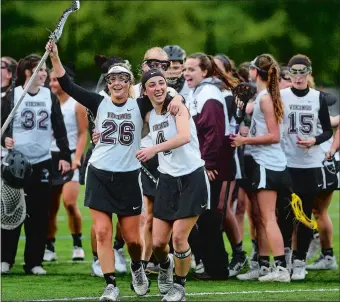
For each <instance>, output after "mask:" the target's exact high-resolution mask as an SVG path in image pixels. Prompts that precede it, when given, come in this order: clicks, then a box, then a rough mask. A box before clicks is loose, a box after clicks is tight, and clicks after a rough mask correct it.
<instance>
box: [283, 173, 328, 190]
mask: <svg viewBox="0 0 340 302" xmlns="http://www.w3.org/2000/svg"><path fill="white" fill-rule="evenodd" d="M288 171H289V174H290V177H291V180H292V189H293V191H294V193H296V194H298V195H299V194H301V195H305V194H308V195H310V194H314V195H316V194H318V193H319V192H321V191H322V189H323V187H324V185H325V184H326V181H324V179H323V178H324V177H323V169H322V168H305V169H304V168H288Z"/></svg>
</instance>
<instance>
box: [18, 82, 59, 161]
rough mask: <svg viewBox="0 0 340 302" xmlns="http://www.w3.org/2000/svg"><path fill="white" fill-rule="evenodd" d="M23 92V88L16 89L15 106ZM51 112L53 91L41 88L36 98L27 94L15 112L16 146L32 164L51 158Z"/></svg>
mask: <svg viewBox="0 0 340 302" xmlns="http://www.w3.org/2000/svg"><path fill="white" fill-rule="evenodd" d="M23 91H24V90H23V88H22V86H18V87H16V88H15V90H14V104H16V103H17V102H18V100H19V98H20V97H21V95H22V93H23ZM51 111H52V99H51V91H50V90H49V89H48V88H45V87H40V90H39V92H38V93H37V94H36V95H34V96H31V95H29V94H28V93H27V94H26V95H25V97H24V99H23V100H22V102H21V104H20V106H19V108H18V109H17V111H16V112H15V115H14V119H13V138H14V140H15V144H14V146H15V149H17V150H18V151H20V152H22V153H23V154H24V155H25V156H26V157H27V159H28V160H29V161H30V162H31V164H37V163H39V162H42V161H44V160H47V159H49V158H51V153H50V147H51V142H52V123H51Z"/></svg>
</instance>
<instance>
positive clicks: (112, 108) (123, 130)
mask: <svg viewBox="0 0 340 302" xmlns="http://www.w3.org/2000/svg"><path fill="white" fill-rule="evenodd" d="M142 128H143V119H142V115H141V112H140V109H139V106H138V103H137V102H136V100H135V99H130V98H129V99H128V100H127V101H126V103H124V104H123V106H119V105H116V104H114V103H113V102H112V100H111V99H110V98H104V99H103V100H102V102H101V103H100V105H99V107H98V111H97V116H96V131H97V132H99V133H100V139H99V142H98V143H97V144H96V146H95V148H94V150H93V152H92V156H91V158H90V160H89V163H90V164H92V165H93V166H94V167H95V168H97V169H101V170H105V171H110V172H128V171H134V170H137V169H139V168H140V162H139V161H138V160H137V158H136V152H137V150H139V147H140V142H141V137H142Z"/></svg>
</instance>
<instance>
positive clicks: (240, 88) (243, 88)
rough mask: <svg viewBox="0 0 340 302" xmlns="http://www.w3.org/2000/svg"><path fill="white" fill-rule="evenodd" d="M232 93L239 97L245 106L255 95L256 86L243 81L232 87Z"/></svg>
mask: <svg viewBox="0 0 340 302" xmlns="http://www.w3.org/2000/svg"><path fill="white" fill-rule="evenodd" d="M232 93H233V95H234V96H235V97H237V98H238V99H239V100H240V101H241V102H242V103H243V104H244V106H245V105H247V103H248V101H249V100H250V99H251V98H252V97H254V95H255V93H256V88H255V87H254V86H252V85H250V84H249V83H246V82H242V83H239V84H238V85H237V86H236V87H235V88H233V89H232Z"/></svg>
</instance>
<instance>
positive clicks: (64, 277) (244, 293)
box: [1, 190, 340, 301]
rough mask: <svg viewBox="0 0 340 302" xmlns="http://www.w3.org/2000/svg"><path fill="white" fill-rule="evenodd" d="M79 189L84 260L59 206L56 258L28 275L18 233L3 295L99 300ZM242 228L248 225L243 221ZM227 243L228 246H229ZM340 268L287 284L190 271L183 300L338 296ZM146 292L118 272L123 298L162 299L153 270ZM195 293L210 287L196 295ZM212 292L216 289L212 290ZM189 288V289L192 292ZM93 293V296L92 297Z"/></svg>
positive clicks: (334, 212)
mask: <svg viewBox="0 0 340 302" xmlns="http://www.w3.org/2000/svg"><path fill="white" fill-rule="evenodd" d="M83 192H84V190H82V194H81V196H79V201H78V204H79V206H80V208H81V212H82V214H83V217H84V220H83V247H84V249H85V253H86V259H85V260H86V261H87V263H71V261H70V260H71V249H72V239H71V236H70V235H69V231H68V226H67V219H66V214H65V210H64V208H63V207H61V210H60V213H59V216H58V233H57V241H56V251H57V254H58V258H59V263H51V264H45V265H44V268H45V269H46V270H47V272H48V274H47V275H46V276H26V275H24V273H23V269H22V262H23V247H24V239H23V238H22V237H21V239H20V242H19V249H18V253H17V259H16V264H15V265H14V267H13V268H12V270H11V272H10V274H8V275H6V276H2V279H1V281H2V282H1V283H2V301H24V300H25V301H28V300H39V299H50V300H52V301H53V299H62V298H68V299H67V300H68V301H71V300H72V298H78V299H77V301H79V297H86V298H84V299H82V300H86V301H89V300H98V297H99V296H100V295H101V293H102V291H103V288H104V286H105V284H104V281H103V279H101V278H96V277H92V276H91V275H90V272H91V261H92V254H91V247H90V237H89V234H90V227H91V220H90V215H89V211H88V209H87V208H84V207H83ZM339 208H340V207H339V193H338V192H337V193H336V194H335V195H334V197H333V202H332V204H331V208H330V215H331V218H332V221H333V227H334V250H335V254H336V256H337V258H338V259H339ZM245 229H246V230H247V229H248V228H247V225H246V228H245ZM22 235H24V234H22ZM244 245H245V249H246V251H247V252H248V253H249V252H250V250H251V244H250V241H249V236H248V232H246V234H245V238H244ZM228 249H229V246H228ZM339 273H340V272H339V270H336V271H316V272H309V274H308V276H307V278H306V280H305V281H304V282H291V283H289V284H276V283H275V284H268V283H266V284H262V283H261V284H260V283H259V282H257V281H253V282H250V281H249V282H240V281H238V280H236V279H230V280H228V281H223V282H222V281H195V280H192V279H191V278H190V276H189V277H188V282H187V292H188V293H189V295H188V297H187V300H189V301H321V300H323V301H339V300H340V298H339V297H340V292H339V277H340V274H339ZM151 280H152V285H151V291H150V295H151V296H147V297H144V298H136V297H135V296H134V293H133V292H132V291H131V290H130V288H129V282H130V278H129V275H118V277H117V284H118V286H119V288H120V293H121V296H122V300H130V301H131V300H141V301H160V300H161V297H160V296H156V295H157V294H158V291H157V285H156V284H157V280H156V276H151ZM199 293H211V294H204V295H201V296H200V295H198V294H199ZM214 293H215V294H214ZM191 294H192V295H191ZM91 297H92V299H91Z"/></svg>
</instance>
